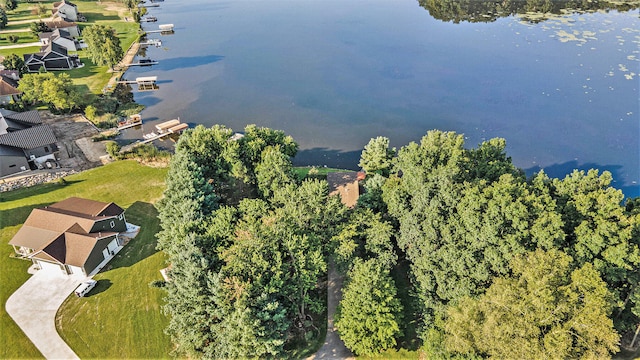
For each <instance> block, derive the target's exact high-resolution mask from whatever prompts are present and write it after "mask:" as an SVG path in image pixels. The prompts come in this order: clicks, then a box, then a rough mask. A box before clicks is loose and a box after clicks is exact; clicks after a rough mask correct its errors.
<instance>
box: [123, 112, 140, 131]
mask: <svg viewBox="0 0 640 360" xmlns="http://www.w3.org/2000/svg"><path fill="white" fill-rule="evenodd" d="M138 125H142V117H140V114H134V115H131V116H129V118H128V119H127V120H126V121H121V122H119V123H118V131H120V130H125V129H129V128H132V127H135V126H138Z"/></svg>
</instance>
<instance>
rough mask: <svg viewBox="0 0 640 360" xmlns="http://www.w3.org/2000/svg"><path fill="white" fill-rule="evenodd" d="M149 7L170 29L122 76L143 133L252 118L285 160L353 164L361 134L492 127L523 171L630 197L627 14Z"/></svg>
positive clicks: (636, 154) (305, 3)
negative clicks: (149, 86)
mask: <svg viewBox="0 0 640 360" xmlns="http://www.w3.org/2000/svg"><path fill="white" fill-rule="evenodd" d="M160 4H161V5H160V7H159V8H150V9H149V14H150V15H153V16H156V17H157V18H158V22H157V23H147V24H144V25H143V27H144V28H145V29H147V30H155V29H158V25H159V24H166V23H172V24H175V34H173V35H167V36H162V35H160V34H150V35H149V37H150V38H159V39H161V40H162V42H163V46H162V47H161V48H149V49H148V50H147V53H146V55H147V56H148V57H150V58H152V59H154V60H158V61H159V65H156V66H153V67H147V68H132V69H131V70H129V71H128V72H127V74H126V77H127V78H129V79H133V78H135V77H137V76H150V75H155V76H157V77H158V80H159V81H158V83H159V86H160V89H159V90H158V91H154V92H138V93H136V94H135V99H136V101H137V102H139V103H141V104H144V105H146V106H147V108H146V109H145V110H144V112H143V113H142V116H143V119H144V120H145V121H146V124H147V125H146V127H147V129H145V130H146V131H145V132H149V131H151V129H150V128H149V125H154V124H157V123H159V122H161V121H163V120H168V119H172V118H175V117H180V118H181V119H182V120H183V121H185V122H188V123H190V124H191V125H195V124H204V125H206V126H211V125H213V124H216V123H219V124H224V125H226V126H228V127H231V128H232V129H234V130H236V131H242V129H243V128H244V127H245V125H246V124H250V123H255V124H257V125H259V126H267V127H271V128H274V129H281V130H284V131H285V132H286V133H287V134H290V135H292V136H293V137H294V138H295V140H296V141H297V142H298V143H299V144H300V149H301V151H300V153H299V155H298V156H297V157H296V159H295V160H294V161H295V163H296V164H312V165H320V166H323V165H327V166H338V167H344V168H356V167H357V163H358V158H359V155H360V152H361V150H362V148H363V146H364V145H365V144H366V143H367V142H368V140H369V139H370V138H372V137H375V136H380V135H382V136H386V137H389V138H390V139H391V142H392V145H394V146H396V147H400V146H403V145H405V144H407V143H408V142H410V141H419V139H420V138H421V137H422V136H423V135H424V134H425V133H426V132H427V131H428V130H430V129H441V130H453V131H457V132H459V133H463V134H464V135H465V137H466V143H467V146H469V147H472V146H476V145H477V144H478V143H479V142H481V141H483V140H485V139H489V138H492V137H504V138H505V139H506V140H507V144H508V154H509V155H510V156H512V158H513V160H514V163H515V164H516V165H517V166H519V167H521V168H524V169H526V170H527V172H528V173H531V172H533V171H536V170H538V169H540V168H544V169H545V171H546V172H547V173H548V174H550V175H552V176H557V177H563V176H564V174H566V173H568V172H570V171H571V169H573V168H579V169H588V168H592V167H596V168H599V169H602V170H609V171H611V172H612V173H613V175H614V179H615V183H614V184H613V185H614V186H616V187H617V188H620V189H622V190H623V191H624V193H625V195H627V196H638V195H640V187H639V184H638V182H639V180H640V179H639V178H640V170H639V169H640V146H639V139H640V124H639V123H640V122H639V116H638V115H639V114H640V108H639V97H638V87H639V80H638V79H639V77H638V73H639V72H640V71H639V64H640V63H639V62H638V61H639V59H640V54H639V52H640V51H639V49H640V46H639V44H640V17H639V15H638V10H637V9H636V10H632V11H620V12H619V11H615V10H612V11H597V12H594V13H587V14H566V15H562V16H555V17H552V18H551V19H547V20H545V21H540V22H538V23H532V22H527V21H524V20H523V19H522V17H521V16H517V15H516V16H508V17H499V18H497V19H496V20H495V21H491V22H482V23H471V22H466V21H461V22H459V23H454V22H446V21H442V20H439V19H436V18H434V17H432V16H431V15H430V12H429V11H427V10H426V9H425V8H422V7H420V6H419V4H418V3H417V2H416V1H415V0H373V1H359V0H357V1H356V0H354V1H349V0H341V1H319V0H313V1H310V0H297V1H293V0H291V1H266V0H265V1H247V0H243V1H216V2H213V1H211V0H191V1H189V2H185V1H177V0H166V1H164V2H162V3H160ZM432 12H434V13H435V11H432ZM140 135H141V134H140V133H139V132H138V133H136V132H130V133H128V134H126V135H125V136H127V137H140Z"/></svg>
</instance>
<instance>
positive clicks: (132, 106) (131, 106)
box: [118, 103, 144, 117]
mask: <svg viewBox="0 0 640 360" xmlns="http://www.w3.org/2000/svg"><path fill="white" fill-rule="evenodd" d="M142 110H144V105H140V104H136V103H127V104H123V105H121V106H120V107H118V115H120V116H125V117H126V116H131V115H133V114H139V113H140V112H141V111H142Z"/></svg>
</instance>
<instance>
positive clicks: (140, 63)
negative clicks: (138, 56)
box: [127, 59, 159, 67]
mask: <svg viewBox="0 0 640 360" xmlns="http://www.w3.org/2000/svg"><path fill="white" fill-rule="evenodd" d="M158 64H159V62H157V61H155V60H151V59H142V60H140V61H138V62H137V63H131V64H128V65H127V67H129V66H151V65H158Z"/></svg>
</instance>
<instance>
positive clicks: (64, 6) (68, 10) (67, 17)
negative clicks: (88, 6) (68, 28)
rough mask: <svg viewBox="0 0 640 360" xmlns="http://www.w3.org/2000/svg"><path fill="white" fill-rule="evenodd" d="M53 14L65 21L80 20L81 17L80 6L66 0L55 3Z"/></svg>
mask: <svg viewBox="0 0 640 360" xmlns="http://www.w3.org/2000/svg"><path fill="white" fill-rule="evenodd" d="M51 14H52V16H53V17H60V18H61V19H62V20H64V21H78V19H79V17H78V14H79V13H78V6H76V4H74V3H72V2H70V1H66V0H62V1H59V2H56V3H53V9H52V10H51Z"/></svg>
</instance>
